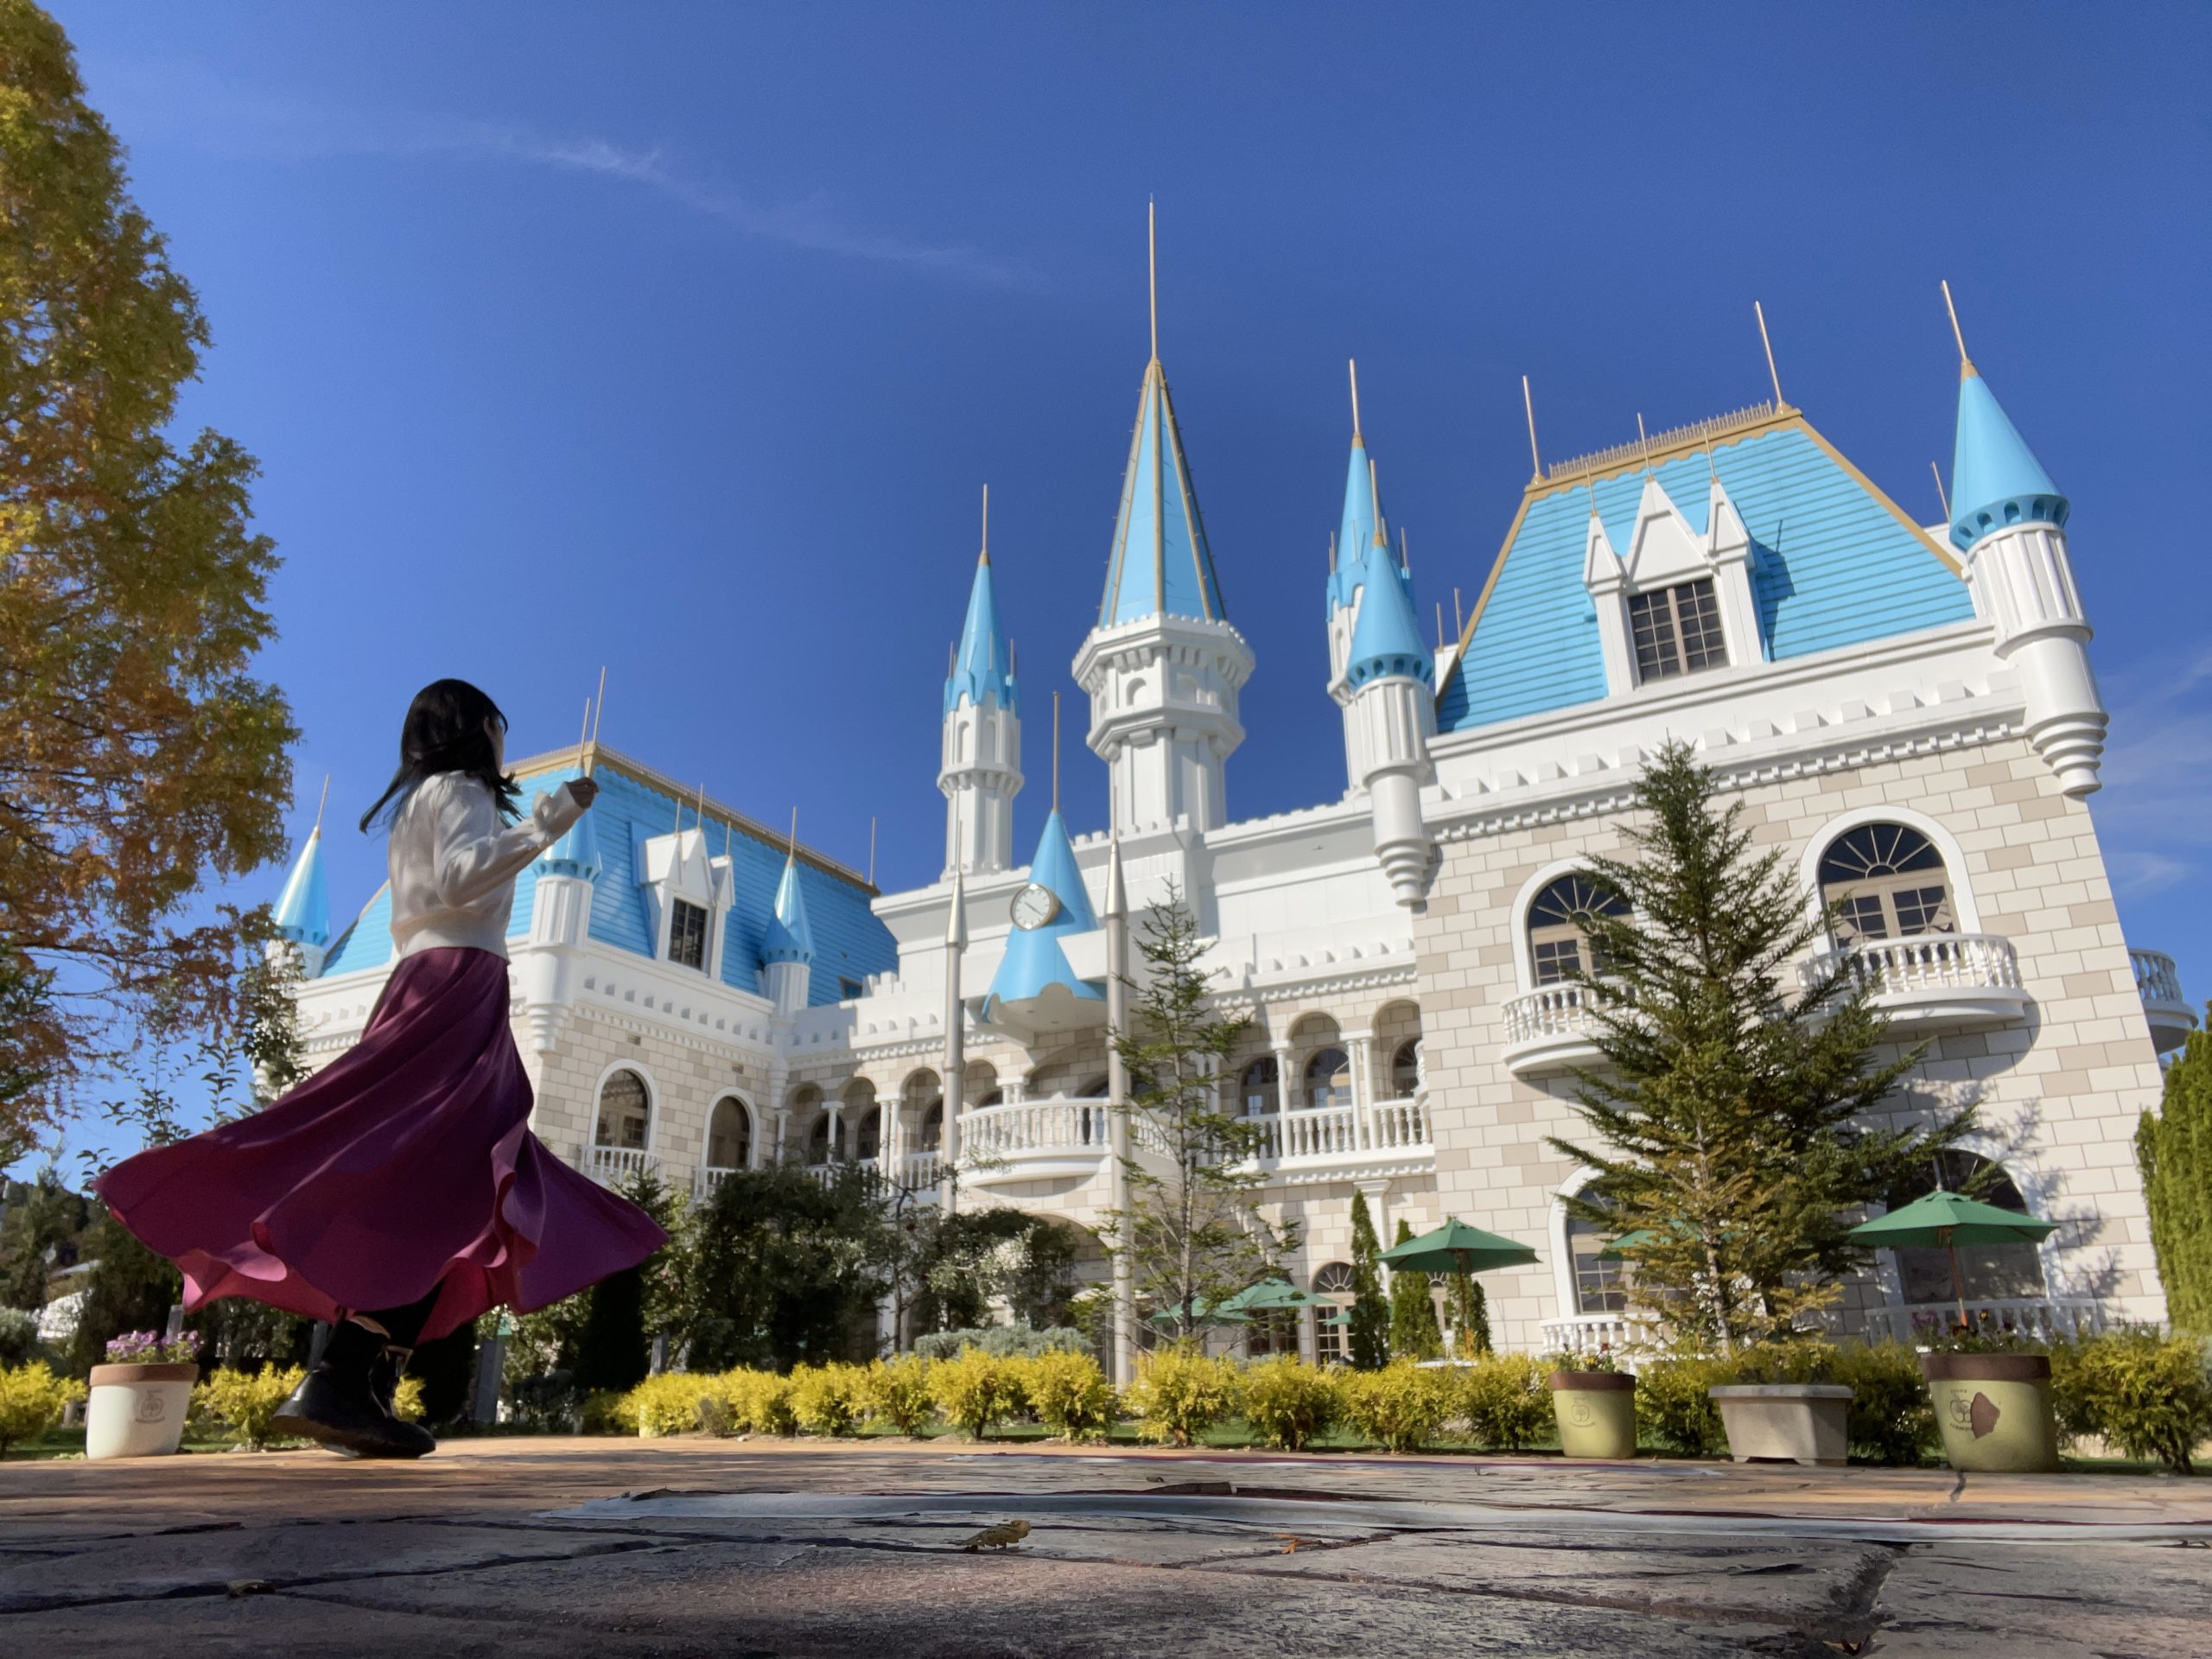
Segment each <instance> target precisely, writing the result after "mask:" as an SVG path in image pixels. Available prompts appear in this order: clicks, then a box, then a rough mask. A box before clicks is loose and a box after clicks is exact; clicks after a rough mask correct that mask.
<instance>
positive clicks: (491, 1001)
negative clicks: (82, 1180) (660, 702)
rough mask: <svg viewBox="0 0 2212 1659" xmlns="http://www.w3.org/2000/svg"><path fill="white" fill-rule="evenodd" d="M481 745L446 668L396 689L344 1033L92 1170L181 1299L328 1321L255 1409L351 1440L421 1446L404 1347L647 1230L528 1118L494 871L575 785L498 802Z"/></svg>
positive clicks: (646, 1237) (484, 723)
mask: <svg viewBox="0 0 2212 1659" xmlns="http://www.w3.org/2000/svg"><path fill="white" fill-rule="evenodd" d="M505 745H506V717H505V715H502V714H501V713H500V712H499V705H498V704H496V703H494V702H493V701H492V699H491V698H490V697H488V696H486V695H485V694H484V693H483V692H481V691H480V690H477V689H476V688H475V687H474V686H473V685H471V684H469V683H467V681H465V680H440V681H438V682H436V683H435V684H432V685H429V686H426V687H425V688H423V690H422V691H421V692H420V693H419V694H417V696H416V698H415V701H414V702H413V704H412V705H411V706H410V708H409V709H408V711H407V720H406V723H405V725H404V727H403V728H402V730H401V734H400V745H399V752H400V760H399V769H398V771H397V772H395V773H394V774H393V775H392V779H391V784H390V785H389V786H388V787H387V788H386V789H385V792H384V794H383V796H382V797H381V798H378V801H377V803H376V804H375V805H374V806H372V807H371V808H370V809H369V810H368V811H367V812H365V813H364V814H363V815H362V817H361V828H362V829H363V830H364V831H367V830H368V829H370V828H371V826H372V825H373V824H374V823H378V821H379V819H380V818H381V820H382V821H383V822H385V823H387V824H388V825H389V827H390V829H391V852H390V858H389V865H390V869H391V938H392V947H393V967H392V970H391V977H390V978H389V979H387V980H386V981H385V988H384V993H383V995H381V996H380V997H379V998H378V1001H377V1006H376V1009H375V1011H374V1012H373V1013H372V1014H371V1015H370V1017H369V1023H368V1027H367V1029H366V1030H365V1031H364V1032H363V1033H362V1034H361V1039H360V1041H359V1043H357V1044H356V1045H355V1046H353V1048H351V1049H349V1050H348V1051H347V1052H346V1053H344V1054H343V1055H341V1056H340V1057H339V1058H337V1059H336V1060H334V1061H333V1062H332V1063H331V1064H330V1065H328V1066H327V1067H326V1068H325V1069H324V1070H322V1071H319V1072H317V1073H316V1074H315V1076H313V1077H309V1078H308V1079H307V1080H306V1081H305V1082H303V1083H302V1084H299V1086H298V1087H296V1088H295V1089H293V1090H291V1091H290V1092H289V1093H288V1094H286V1095H285V1096H283V1098H282V1099H280V1100H278V1101H277V1102H276V1103H274V1104H272V1105H270V1107H269V1108H268V1109H266V1110H264V1111H261V1112H257V1113H256V1114H254V1115H253V1116H251V1117H246V1118H243V1119H241V1120H239V1121H238V1122H235V1123H226V1124H224V1125H223V1126H221V1127H220V1128H214V1129H210V1130H208V1131H207V1133H206V1134H204V1135H195V1136H194V1137H193V1138H192V1139H190V1140H188V1141H178V1142H176V1143H175V1144H174V1145H172V1146H166V1147H154V1148H152V1149H150V1150H149V1151H146V1152H142V1153H140V1154H138V1155H137V1157H135V1158H130V1159H128V1160H124V1162H123V1163H121V1164H118V1166H116V1167H115V1168H114V1169H113V1170H111V1171H110V1172H109V1173H107V1174H106V1175H105V1176H104V1177H103V1178H102V1179H101V1180H100V1181H99V1189H98V1190H99V1194H100V1197H101V1198H104V1199H105V1200H106V1202H107V1205H108V1207H109V1208H110V1209H111V1210H112V1211H114V1212H115V1215H116V1218H117V1219H118V1220H119V1221H120V1222H122V1224H124V1226H125V1227H128V1228H129V1229H130V1230H131V1231H132V1232H133V1233H135V1234H137V1236H138V1237H139V1238H141V1239H142V1240H143V1241H144V1242H145V1243H146V1244H147V1245H148V1246H149V1247H150V1248H151V1249H154V1250H156V1251H158V1252H159V1253H160V1254H162V1255H165V1256H168V1258H169V1259H170V1260H171V1261H173V1262H175V1263H176V1265H177V1267H178V1268H180V1269H181V1271H182V1273H183V1274H184V1283H185V1306H186V1307H187V1308H188V1309H196V1308H198V1307H200V1306H203V1305H204V1304H206V1303H207V1302H211V1301H213V1300H217V1299H218V1298H219V1297H225V1296H246V1297H251V1298H252V1299H253V1300H256V1301H261V1302H266V1303H268V1304H270V1306H275V1307H281V1308H283V1309H284V1310H286V1311H287V1312H288V1313H297V1314H300V1315H302V1316H303V1317H305V1318H308V1319H325V1320H328V1321H330V1322H331V1324H332V1325H333V1327H334V1328H333V1331H332V1333H331V1336H330V1338H329V1341H328V1342H327V1344H325V1346H324V1350H323V1354H322V1357H321V1361H320V1362H319V1363H317V1364H316V1365H315V1369H314V1370H312V1371H311V1372H309V1374H308V1377H307V1379H306V1381H304V1382H303V1383H301V1384H300V1386H299V1388H298V1389H296V1391H295V1392H294V1393H293V1395H292V1396H291V1398H290V1399H289V1400H287V1401H286V1402H284V1405H283V1408H282V1409H281V1410H280V1411H279V1412H278V1414H277V1420H276V1421H277V1428H278V1429H279V1430H280V1431H283V1432H285V1433H293V1434H298V1435H303V1436H305V1437H307V1438H308V1439H312V1440H317V1441H320V1442H321V1443H322V1444H323V1445H325V1446H331V1447H333V1448H334V1449H336V1450H339V1451H343V1452H353V1453H356V1454H358V1455H359V1456H363V1457H421V1456H422V1455H423V1453H424V1452H429V1451H430V1450H431V1449H432V1448H433V1447H434V1446H435V1445H436V1444H437V1443H436V1441H435V1440H433V1439H432V1438H431V1436H430V1435H429V1433H428V1432H426V1431H425V1430H423V1428H421V1427H417V1426H416V1425H415V1424H412V1423H407V1422H402V1421H399V1420H398V1419H397V1418H395V1417H394V1416H393V1415H392V1414H391V1393H392V1389H393V1388H394V1387H395V1386H396V1385H397V1380H398V1376H399V1373H400V1372H401V1370H404V1368H405V1365H406V1362H407V1357H408V1355H409V1354H410V1351H412V1350H413V1349H414V1348H415V1346H416V1344H418V1343H421V1342H426V1341H429V1340H430V1339H431V1338H436V1337H441V1336H443V1335H445V1334H446V1333H447V1332H450V1331H454V1330H456V1329H458V1328H459V1327H460V1326H461V1325H466V1324H467V1323H468V1322H470V1321H471V1320H473V1319H475V1318H476V1317H477V1315H479V1314H480V1313H484V1312H486V1310H487V1309H489V1308H493V1307H495V1306H501V1305H505V1306H511V1307H513V1308H516V1309H518V1311H521V1312H524V1313H527V1312H529V1311H531V1309H533V1308H539V1307H543V1306H547V1305H548V1304H549V1303H552V1302H556V1301H558V1300H561V1299H562V1298H563V1297H564V1296H568V1295H571V1294H574V1293H575V1292H576V1291H579V1290H582V1289H583V1288H584V1287H586V1286H588V1285H590V1284H593V1283H594V1282H596V1281H599V1280H601V1279H603V1278H605V1277H607V1275H608V1274H612V1273H617V1272H620V1270H621V1269H623V1268H628V1267H632V1266H634V1265H635V1264H636V1263H638V1262H641V1261H643V1260H644V1259H645V1257H646V1256H648V1255H652V1253H653V1252H654V1251H655V1250H657V1249H659V1248H660V1247H661V1246H662V1244H664V1243H666V1241H667V1235H666V1234H665V1233H664V1232H663V1231H662V1230H661V1229H660V1227H659V1226H658V1224H656V1223H655V1222H654V1221H653V1220H652V1217H649V1216H647V1215H646V1214H645V1212H644V1211H641V1210H639V1208H638V1207H637V1206H636V1205H632V1204H630V1203H629V1202H627V1201H626V1200H625V1199H623V1198H620V1197H618V1196H616V1195H615V1194H613V1193H612V1192H607V1191H606V1190H605V1189H604V1188H602V1187H601V1186H599V1185H597V1184H595V1183H594V1182H593V1181H592V1180H590V1179H588V1178H587V1177H585V1176H584V1175H582V1174H581V1173H578V1172H576V1171H575V1170H573V1169H570V1168H569V1167H568V1166H566V1165H565V1164H563V1163H562V1162H561V1161H560V1160H558V1159H556V1157H554V1156H553V1154H551V1153H550V1151H549V1150H548V1149H547V1148H546V1147H545V1145H544V1144H543V1142H542V1141H539V1140H538V1139H537V1136H536V1135H532V1134H531V1132H530V1128H529V1122H530V1110H531V1090H530V1081H529V1078H528V1077H526V1076H525V1075H524V1071H523V1065H522V1057H521V1055H520V1054H519V1053H518V1052H517V1051H516V1048H515V1044H514V1037H513V1034H512V1031H511V1030H510V1029H509V1027H508V1024H507V997H508V992H507V948H506V935H507V923H508V917H509V913H510V912H511V911H512V907H513V904H514V884H515V877H516V876H517V875H518V874H520V873H521V871H522V870H523V868H524V866H526V865H528V864H529V863H530V862H531V860H533V859H535V858H536V857H537V856H538V855H539V854H541V853H543V851H544V850H545V849H546V848H548V847H550V846H551V845H552V844H553V842H556V840H558V839H559V838H560V836H562V834H563V832H564V831H565V830H567V829H568V828H569V825H570V824H572V823H575V821H576V819H577V818H578V817H581V816H582V814H583V813H584V812H586V811H587V810H589V809H590V806H591V804H592V801H593V799H594V797H595V796H596V795H597V794H598V792H599V790H598V785H595V784H594V783H592V782H591V781H590V780H589V779H569V781H568V782H567V783H565V784H563V785H561V786H560V787H559V788H557V789H555V790H554V791H551V792H550V793H546V794H541V795H539V796H538V797H537V799H536V800H535V801H534V802H533V803H532V804H531V810H530V813H529V816H528V817H523V818H521V819H520V821H519V822H517V821H516V820H517V818H518V810H517V803H518V791H517V789H516V786H515V782H514V780H513V779H512V778H510V777H508V776H506V775H505V772H504V771H503V769H502V768H503V767H504V766H505Z"/></svg>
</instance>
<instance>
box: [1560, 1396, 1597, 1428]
mask: <svg viewBox="0 0 2212 1659" xmlns="http://www.w3.org/2000/svg"><path fill="white" fill-rule="evenodd" d="M1567 1421H1568V1422H1570V1423H1573V1425H1574V1426H1575V1427H1577V1428H1587V1427H1590V1425H1591V1424H1592V1423H1594V1422H1596V1421H1598V1414H1597V1413H1596V1412H1594V1411H1592V1410H1591V1409H1590V1402H1588V1401H1587V1400H1576V1401H1574V1402H1572V1403H1570V1404H1569V1405H1568V1407H1567Z"/></svg>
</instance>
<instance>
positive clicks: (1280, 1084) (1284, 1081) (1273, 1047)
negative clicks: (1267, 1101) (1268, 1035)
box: [1268, 1038, 1294, 1115]
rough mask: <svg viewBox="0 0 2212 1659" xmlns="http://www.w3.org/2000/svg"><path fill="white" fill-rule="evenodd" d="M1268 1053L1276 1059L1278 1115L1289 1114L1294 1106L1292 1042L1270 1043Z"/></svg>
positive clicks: (1276, 1104) (1276, 1103)
mask: <svg viewBox="0 0 2212 1659" xmlns="http://www.w3.org/2000/svg"><path fill="white" fill-rule="evenodd" d="M1268 1053H1270V1054H1272V1055H1274V1057H1275V1110H1276V1112H1277V1114H1278V1115H1280V1114H1281V1113H1283V1112H1287V1111H1289V1110H1290V1109H1292V1106H1293V1104H1294V1102H1293V1099H1292V1096H1291V1092H1290V1087H1291V1084H1290V1041H1289V1039H1287V1038H1286V1039H1283V1040H1282V1041H1281V1042H1277V1043H1270V1044H1269V1045H1268Z"/></svg>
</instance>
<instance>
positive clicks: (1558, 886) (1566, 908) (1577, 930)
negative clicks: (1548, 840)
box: [1529, 870, 1629, 986]
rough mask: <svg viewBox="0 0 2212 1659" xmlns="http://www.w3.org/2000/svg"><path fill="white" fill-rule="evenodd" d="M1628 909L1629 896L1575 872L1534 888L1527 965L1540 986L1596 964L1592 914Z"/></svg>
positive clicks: (1623, 912)
mask: <svg viewBox="0 0 2212 1659" xmlns="http://www.w3.org/2000/svg"><path fill="white" fill-rule="evenodd" d="M1628 913H1629V909H1628V901H1627V900H1626V899H1623V898H1622V897H1621V896H1620V895H1619V894H1618V893H1614V892H1611V891H1610V890H1609V889H1606V888H1604V887H1599V886H1598V884H1597V883H1596V882H1594V881H1592V880H1591V879H1590V878H1589V877H1588V876H1586V875H1584V874H1582V873H1581V872H1580V871H1579V870H1578V871H1573V872H1570V873H1569V874H1566V875H1562V876H1561V877H1560V879H1559V880H1556V881H1554V882H1553V883H1552V884H1551V885H1550V886H1549V887H1546V888H1545V889H1544V890H1543V891H1542V892H1541V893H1538V894H1537V895H1536V896H1535V899H1534V900H1533V901H1531V903H1530V904H1529V974H1530V976H1531V977H1532V978H1534V980H1535V982H1536V983H1537V984H1538V985H1540V986H1541V985H1556V984H1558V983H1559V982H1560V981H1561V980H1565V979H1569V978H1572V977H1573V976H1574V975H1576V974H1594V973H1596V972H1598V971H1599V967H1600V965H1601V964H1600V963H1599V961H1598V959H1597V953H1596V952H1595V951H1594V950H1592V949H1591V947H1590V934H1589V926H1590V918H1592V917H1593V916H1611V917H1621V916H1625V915H1627V914H1628Z"/></svg>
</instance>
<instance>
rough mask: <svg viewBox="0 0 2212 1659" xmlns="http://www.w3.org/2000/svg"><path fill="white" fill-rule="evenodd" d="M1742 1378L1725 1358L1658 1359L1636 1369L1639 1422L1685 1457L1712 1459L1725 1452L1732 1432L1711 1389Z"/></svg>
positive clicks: (1645, 1432) (1639, 1427) (1644, 1430)
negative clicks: (1726, 1430)
mask: <svg viewBox="0 0 2212 1659" xmlns="http://www.w3.org/2000/svg"><path fill="white" fill-rule="evenodd" d="M1735 1380H1736V1367H1735V1366H1734V1365H1733V1364H1732V1363H1730V1362H1728V1361H1726V1360H1722V1359H1657V1360H1653V1361H1651V1362H1650V1363H1648V1364H1643V1365H1640V1366H1639V1367H1638V1368H1637V1373H1636V1427H1637V1432H1638V1433H1641V1434H1643V1435H1646V1436H1648V1437H1649V1438H1650V1439H1652V1440H1657V1441H1658V1442H1659V1443H1660V1444H1661V1445H1662V1446H1666V1447H1667V1448H1668V1449H1669V1451H1674V1452H1681V1453H1682V1454H1683V1455H1684V1456H1685V1457H1692V1458H1709V1457H1713V1456H1715V1455H1717V1454H1718V1453H1719V1452H1722V1451H1724V1450H1725V1449H1726V1446H1727V1445H1728V1437H1727V1435H1726V1433H1723V1432H1722V1430H1721V1427H1720V1408H1719V1407H1718V1406H1716V1405H1714V1404H1713V1402H1712V1400H1711V1399H1710V1398H1709V1397H1708V1396H1707V1394H1706V1390H1707V1389H1710V1388H1713V1387H1716V1386H1718V1385H1719V1384H1721V1383H1732V1382H1734V1381H1735Z"/></svg>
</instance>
